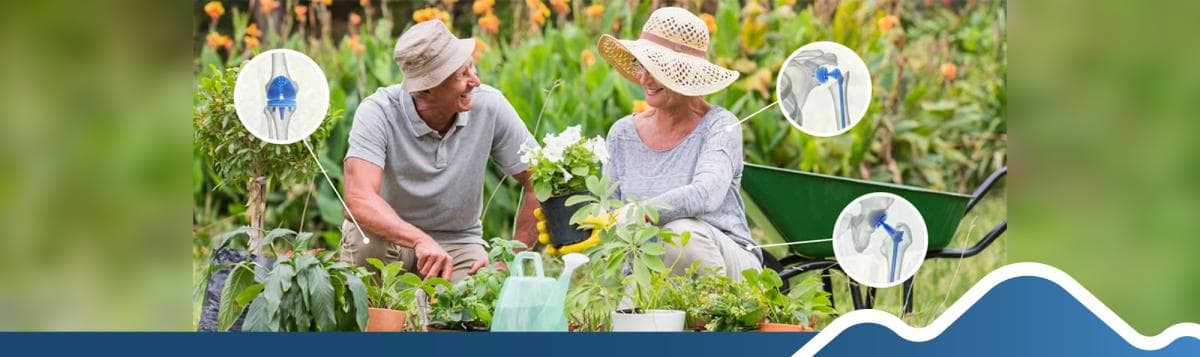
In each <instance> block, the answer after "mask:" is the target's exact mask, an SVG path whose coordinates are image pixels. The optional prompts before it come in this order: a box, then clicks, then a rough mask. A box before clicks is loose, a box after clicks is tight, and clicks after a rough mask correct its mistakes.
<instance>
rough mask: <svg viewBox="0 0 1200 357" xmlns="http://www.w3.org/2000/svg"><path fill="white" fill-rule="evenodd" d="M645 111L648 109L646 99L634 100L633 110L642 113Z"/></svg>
mask: <svg viewBox="0 0 1200 357" xmlns="http://www.w3.org/2000/svg"><path fill="white" fill-rule="evenodd" d="M644 111H646V101H644V100H635V101H633V112H634V113H641V112H644Z"/></svg>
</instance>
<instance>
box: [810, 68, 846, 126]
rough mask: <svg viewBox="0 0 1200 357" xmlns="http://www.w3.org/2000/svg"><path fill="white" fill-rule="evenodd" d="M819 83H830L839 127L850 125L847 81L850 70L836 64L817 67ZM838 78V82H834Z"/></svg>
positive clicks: (816, 75) (830, 91) (815, 75)
mask: <svg viewBox="0 0 1200 357" xmlns="http://www.w3.org/2000/svg"><path fill="white" fill-rule="evenodd" d="M813 76H814V78H815V79H816V80H817V83H820V84H822V85H829V87H828V88H829V94H830V95H832V96H833V102H834V105H833V107H834V110H835V111H836V112H837V113H836V114H835V116H836V117H837V128H838V130H842V129H845V128H846V127H847V126H850V118H849V117H848V115H849V114H846V83H849V82H850V72H849V71H843V70H842V69H841V68H838V67H834V66H821V67H817V71H816V72H814V74H813ZM834 80H836V81H837V83H833V81H834Z"/></svg>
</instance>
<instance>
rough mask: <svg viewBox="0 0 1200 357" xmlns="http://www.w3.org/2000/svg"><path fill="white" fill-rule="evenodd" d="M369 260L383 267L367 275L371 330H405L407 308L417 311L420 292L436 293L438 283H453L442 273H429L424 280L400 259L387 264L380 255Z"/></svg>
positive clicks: (445, 284) (374, 264)
mask: <svg viewBox="0 0 1200 357" xmlns="http://www.w3.org/2000/svg"><path fill="white" fill-rule="evenodd" d="M367 263H368V264H371V266H373V267H375V269H376V270H378V271H379V274H378V275H375V274H371V275H370V276H368V277H366V285H367V302H368V304H369V305H370V308H368V309H367V311H368V313H367V331H369V332H375V331H380V332H382V331H393V332H395V331H404V330H408V329H409V328H407V327H408V326H411V325H413V324H405V321H406V314H405V312H408V311H414V308H415V307H416V300H417V292H418V291H424V292H425V294H426V295H427V296H428V295H432V294H433V292H434V291H435V289H436V288H437V287H438V286H443V287H447V288H448V287H450V282H448V281H446V279H442V278H441V277H429V278H428V279H425V280H421V278H420V277H418V276H417V275H416V274H413V273H411V272H405V271H404V263H403V262H400V261H396V262H392V263H390V264H387V265H384V264H383V261H381V260H379V259H376V258H367Z"/></svg>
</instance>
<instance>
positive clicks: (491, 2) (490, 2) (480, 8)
mask: <svg viewBox="0 0 1200 357" xmlns="http://www.w3.org/2000/svg"><path fill="white" fill-rule="evenodd" d="M495 5H496V0H475V4H474V5H472V6H471V12H474V13H475V14H476V15H481V14H485V13H489V12H492V6H495Z"/></svg>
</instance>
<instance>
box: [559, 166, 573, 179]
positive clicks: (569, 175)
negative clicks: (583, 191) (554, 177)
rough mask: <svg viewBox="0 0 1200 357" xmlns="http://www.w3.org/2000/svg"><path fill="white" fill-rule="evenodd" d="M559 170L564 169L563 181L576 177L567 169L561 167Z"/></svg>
mask: <svg viewBox="0 0 1200 357" xmlns="http://www.w3.org/2000/svg"><path fill="white" fill-rule="evenodd" d="M559 170H562V173H563V181H571V178H572V177H575V176H571V172H569V171H567V169H564V168H559Z"/></svg>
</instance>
